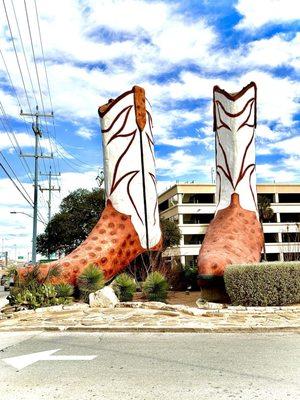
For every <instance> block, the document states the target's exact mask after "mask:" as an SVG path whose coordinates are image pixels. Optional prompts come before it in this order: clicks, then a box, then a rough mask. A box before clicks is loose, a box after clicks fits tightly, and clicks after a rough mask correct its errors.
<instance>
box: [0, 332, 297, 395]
mask: <svg viewBox="0 0 300 400" xmlns="http://www.w3.org/2000/svg"><path fill="white" fill-rule="evenodd" d="M0 349H1V352H0V376H1V389H0V393H1V400H19V399H22V400H23V399H24V400H25V399H30V400H41V399H63V400H69V399H72V400H77V399H78V400H79V399H80V400H85V399H94V398H95V399H101V400H107V399H122V400H123V399H124V400H127V399H139V400H140V399H146V400H148V399H155V400H160V399H164V400H169V399H171V400H177V399H184V400H186V399H197V400H205V399H210V400H214V399H216V400H223V399H230V400H232V399H247V400H251V399H259V400H261V399H266V400H267V399H268V400H270V399H272V400H277V399H278V400H279V399H280V400H284V399H299V398H300V390H299V389H300V387H299V377H300V367H299V350H300V338H299V335H297V334H292V333H291V334H283V333H282V334H138V333H132V334H119V333H116V334H114V333H103V334H101V333H99V334H96V333H87V334H84V333H28V332H27V333H0ZM57 349H60V350H59V351H56V352H52V355H50V356H49V355H48V356H47V357H50V358H51V357H53V356H54V357H55V356H57V357H58V359H53V358H52V359H50V360H49V359H48V360H43V361H36V362H35V363H33V364H31V365H28V366H27V367H24V368H23V369H19V370H18V368H20V367H18V368H17V367H13V366H12V365H11V364H9V362H10V361H9V360H6V361H4V360H5V359H7V358H12V357H15V356H21V355H25V354H28V353H36V352H44V351H47V350H52V351H54V350H57ZM43 354H44V353H43ZM61 355H77V356H91V355H94V356H97V357H96V358H94V359H93V360H89V361H87V360H83V361H82V360H81V361H80V360H78V361H72V360H63V361H62V360H59V357H60V356H61ZM47 357H46V358H47ZM37 358H38V357H37ZM18 360H19V359H18ZM32 361H34V360H32ZM11 362H14V361H11ZM29 362H30V361H29Z"/></svg>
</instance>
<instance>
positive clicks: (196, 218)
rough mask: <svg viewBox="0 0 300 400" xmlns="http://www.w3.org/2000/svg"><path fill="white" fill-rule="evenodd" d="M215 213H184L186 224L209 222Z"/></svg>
mask: <svg viewBox="0 0 300 400" xmlns="http://www.w3.org/2000/svg"><path fill="white" fill-rule="evenodd" d="M213 217H214V214H183V223H184V224H208V223H210V221H211V220H212V219H213Z"/></svg>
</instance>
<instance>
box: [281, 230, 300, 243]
mask: <svg viewBox="0 0 300 400" xmlns="http://www.w3.org/2000/svg"><path fill="white" fill-rule="evenodd" d="M282 241H283V242H284V243H290V242H294V243H295V242H296V243H300V232H287V233H282Z"/></svg>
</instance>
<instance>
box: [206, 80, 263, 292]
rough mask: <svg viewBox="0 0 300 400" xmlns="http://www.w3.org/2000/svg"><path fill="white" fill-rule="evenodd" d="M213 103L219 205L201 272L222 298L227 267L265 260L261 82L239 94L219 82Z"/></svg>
mask: <svg viewBox="0 0 300 400" xmlns="http://www.w3.org/2000/svg"><path fill="white" fill-rule="evenodd" d="M213 102H214V131H215V137H216V139H215V140H216V201H217V209H216V213H215V217H214V219H213V220H212V221H211V223H210V225H209V227H208V229H207V232H206V235H205V238H204V241H203V244H202V246H201V249H200V253H199V257H198V272H199V283H200V286H201V287H202V290H203V293H204V296H209V297H210V299H211V300H217V298H216V297H219V295H220V292H219V291H218V286H219V285H218V283H220V284H221V285H222V284H223V278H222V277H223V274H224V269H225V268H226V266H227V265H229V264H237V263H243V264H244V263H253V262H258V261H260V258H261V250H262V246H263V243H264V236H263V232H262V228H261V224H260V222H259V218H258V213H257V194H256V176H255V140H254V130H255V127H256V85H255V83H254V82H251V83H250V84H249V85H248V86H246V87H245V88H243V89H242V90H241V91H240V92H238V93H234V94H230V93H227V92H226V91H225V90H222V89H220V88H219V87H218V86H215V87H214V99H213ZM221 293H222V290H221Z"/></svg>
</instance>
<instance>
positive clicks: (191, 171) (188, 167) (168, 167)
mask: <svg viewBox="0 0 300 400" xmlns="http://www.w3.org/2000/svg"><path fill="white" fill-rule="evenodd" d="M213 166H214V161H213V160H211V159H208V158H207V157H204V156H200V155H194V154H191V153H190V152H188V151H184V150H176V151H174V152H173V153H170V154H169V155H168V156H167V157H162V158H160V157H158V158H157V159H156V168H157V173H158V174H159V175H160V176H168V177H171V178H174V179H176V178H180V177H188V176H190V175H195V174H197V180H203V179H204V180H208V179H209V176H210V173H211V168H212V167H213Z"/></svg>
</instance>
